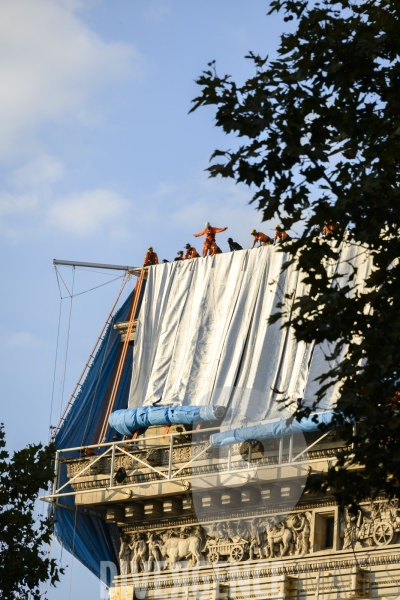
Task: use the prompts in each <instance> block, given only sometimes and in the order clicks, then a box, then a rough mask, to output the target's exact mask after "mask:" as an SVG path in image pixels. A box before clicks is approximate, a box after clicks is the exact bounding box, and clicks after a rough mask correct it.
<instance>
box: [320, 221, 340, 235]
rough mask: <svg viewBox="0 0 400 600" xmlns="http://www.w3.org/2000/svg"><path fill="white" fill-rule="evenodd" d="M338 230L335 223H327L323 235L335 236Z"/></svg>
mask: <svg viewBox="0 0 400 600" xmlns="http://www.w3.org/2000/svg"><path fill="white" fill-rule="evenodd" d="M336 229H337V225H335V223H334V222H333V221H328V222H326V221H325V223H324V226H323V228H322V235H333V234H334V233H335V230H336Z"/></svg>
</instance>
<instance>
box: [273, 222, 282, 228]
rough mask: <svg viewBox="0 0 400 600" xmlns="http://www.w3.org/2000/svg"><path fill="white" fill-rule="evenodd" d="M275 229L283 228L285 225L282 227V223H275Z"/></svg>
mask: <svg viewBox="0 0 400 600" xmlns="http://www.w3.org/2000/svg"><path fill="white" fill-rule="evenodd" d="M275 229H283V227H282V225H279V223H278V225H275Z"/></svg>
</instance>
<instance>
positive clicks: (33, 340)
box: [3, 331, 43, 349]
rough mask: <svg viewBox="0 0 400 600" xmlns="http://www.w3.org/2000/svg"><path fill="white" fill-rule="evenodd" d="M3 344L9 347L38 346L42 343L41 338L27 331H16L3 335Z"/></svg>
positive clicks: (27, 347) (26, 347)
mask: <svg viewBox="0 0 400 600" xmlns="http://www.w3.org/2000/svg"><path fill="white" fill-rule="evenodd" d="M3 341H4V342H5V345H6V346H8V347H9V348H16V349H19V348H25V349H30V348H38V347H39V346H42V345H43V342H42V340H40V339H39V338H37V337H35V336H34V335H32V334H31V333H29V332H28V331H20V332H18V333H13V334H12V335H10V336H8V337H5V338H4V340H3Z"/></svg>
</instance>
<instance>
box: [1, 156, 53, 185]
mask: <svg viewBox="0 0 400 600" xmlns="http://www.w3.org/2000/svg"><path fill="white" fill-rule="evenodd" d="M64 174H65V167H64V165H63V163H62V162H61V161H59V160H57V159H56V158H54V157H52V156H47V155H43V156H39V157H38V158H36V159H35V160H32V161H30V162H28V163H26V164H24V165H23V166H22V167H20V168H19V169H16V170H15V171H13V173H12V174H11V175H10V177H9V178H8V180H9V182H10V183H12V184H13V185H15V186H16V187H17V188H31V189H41V188H43V187H49V186H51V185H53V184H54V183H56V182H57V181H59V180H60V179H62V178H63V177H64Z"/></svg>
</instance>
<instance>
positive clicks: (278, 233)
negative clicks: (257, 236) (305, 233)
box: [274, 225, 292, 245]
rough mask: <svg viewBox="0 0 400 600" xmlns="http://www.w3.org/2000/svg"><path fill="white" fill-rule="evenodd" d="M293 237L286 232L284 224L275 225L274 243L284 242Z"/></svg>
mask: <svg viewBox="0 0 400 600" xmlns="http://www.w3.org/2000/svg"><path fill="white" fill-rule="evenodd" d="M291 239H292V238H291V237H290V235H289V234H288V233H286V231H285V230H284V229H283V227H282V225H275V235H274V244H276V245H277V244H282V243H283V242H288V241H289V240H291Z"/></svg>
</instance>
